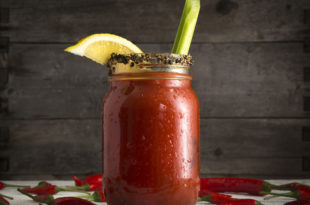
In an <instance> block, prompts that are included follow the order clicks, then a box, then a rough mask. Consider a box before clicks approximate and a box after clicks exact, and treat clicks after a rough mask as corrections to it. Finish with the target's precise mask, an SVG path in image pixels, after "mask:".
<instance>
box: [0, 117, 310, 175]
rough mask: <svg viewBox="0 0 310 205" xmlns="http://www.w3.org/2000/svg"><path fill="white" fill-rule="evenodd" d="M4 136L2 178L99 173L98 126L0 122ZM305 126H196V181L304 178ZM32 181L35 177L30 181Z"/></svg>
mask: <svg viewBox="0 0 310 205" xmlns="http://www.w3.org/2000/svg"><path fill="white" fill-rule="evenodd" d="M0 123H1V124H2V125H5V126H8V127H9V130H10V142H9V146H8V147H7V148H5V149H4V150H2V152H1V154H0V158H1V156H4V155H8V156H10V158H9V160H10V161H9V162H10V163H9V169H8V171H7V172H1V170H0V175H2V176H3V177H5V176H13V175H14V176H19V177H22V176H27V175H32V176H33V175H34V174H35V173H36V174H38V175H40V176H48V175H49V176H54V177H55V176H67V175H70V174H81V175H83V174H89V173H96V172H100V171H101V163H102V158H101V142H102V141H101V120H85V119H83V120H82V119H81V120H26V121H25V120H13V121H0ZM309 124H310V120H304V119H300V120H296V119H251V120H249V119H218V120H217V119H207V120H201V174H202V176H228V175H231V176H263V177H267V176H268V177H270V178H271V177H276V178H281V177H285V178H287V177H306V176H307V177H309V176H310V173H309V172H307V171H303V170H302V166H303V164H302V159H303V157H304V156H308V157H309V156H310V144H308V143H306V144H305V143H303V141H302V127H303V126H305V125H309ZM34 178H35V177H34Z"/></svg>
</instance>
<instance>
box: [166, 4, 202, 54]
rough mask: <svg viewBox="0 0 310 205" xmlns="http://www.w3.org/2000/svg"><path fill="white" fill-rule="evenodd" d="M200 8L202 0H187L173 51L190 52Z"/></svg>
mask: <svg viewBox="0 0 310 205" xmlns="http://www.w3.org/2000/svg"><path fill="white" fill-rule="evenodd" d="M199 10H200V0H186V2H185V6H184V9H183V13H182V18H181V21H180V24H179V28H178V32H177V35H176V38H175V40H174V44H173V49H172V53H177V54H188V51H189V47H190V45H191V42H192V38H193V34H194V30H195V26H196V22H197V19H198V14H199Z"/></svg>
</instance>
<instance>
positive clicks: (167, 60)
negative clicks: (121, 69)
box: [108, 53, 193, 68]
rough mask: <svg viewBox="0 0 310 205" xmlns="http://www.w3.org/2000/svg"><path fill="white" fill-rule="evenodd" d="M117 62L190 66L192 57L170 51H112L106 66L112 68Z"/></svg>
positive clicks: (131, 64)
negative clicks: (128, 52) (119, 52)
mask: <svg viewBox="0 0 310 205" xmlns="http://www.w3.org/2000/svg"><path fill="white" fill-rule="evenodd" d="M118 63H123V64H128V63H129V64H130V67H133V66H135V64H148V63H151V64H164V65H181V66H191V65H192V64H193V58H192V56H191V55H180V54H172V53H133V54H126V55H124V54H117V53H112V54H111V58H110V59H109V61H108V67H109V68H112V67H113V66H115V65H116V64H118Z"/></svg>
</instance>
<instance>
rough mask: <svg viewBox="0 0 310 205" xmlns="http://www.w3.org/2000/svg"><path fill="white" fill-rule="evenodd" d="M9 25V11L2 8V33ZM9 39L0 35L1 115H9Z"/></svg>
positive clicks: (0, 11)
mask: <svg viewBox="0 0 310 205" xmlns="http://www.w3.org/2000/svg"><path fill="white" fill-rule="evenodd" d="M8 23H9V9H8V8H0V27H1V31H3V30H5V28H7V24H8ZM9 41H10V40H9V37H7V36H3V35H2V33H0V115H3V114H7V113H8V98H7V96H6V87H7V84H8V75H9V72H8V67H9V65H8V51H9Z"/></svg>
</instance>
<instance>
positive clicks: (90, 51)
mask: <svg viewBox="0 0 310 205" xmlns="http://www.w3.org/2000/svg"><path fill="white" fill-rule="evenodd" d="M65 51H67V52H70V53H73V54H75V55H79V56H85V57H87V58H89V59H91V60H93V61H95V62H97V63H100V64H101V65H104V64H105V63H106V62H107V61H108V59H109V58H110V57H111V54H112V53H118V54H130V53H143V52H142V50H141V49H140V48H138V47H137V46H136V45H135V44H133V43H132V42H130V41H128V40H127V39H125V38H122V37H120V36H117V35H114V34H109V33H100V34H93V35H90V36H87V37H85V38H83V39H82V40H80V41H79V42H78V43H77V44H75V45H73V46H70V47H68V48H66V49H65Z"/></svg>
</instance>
